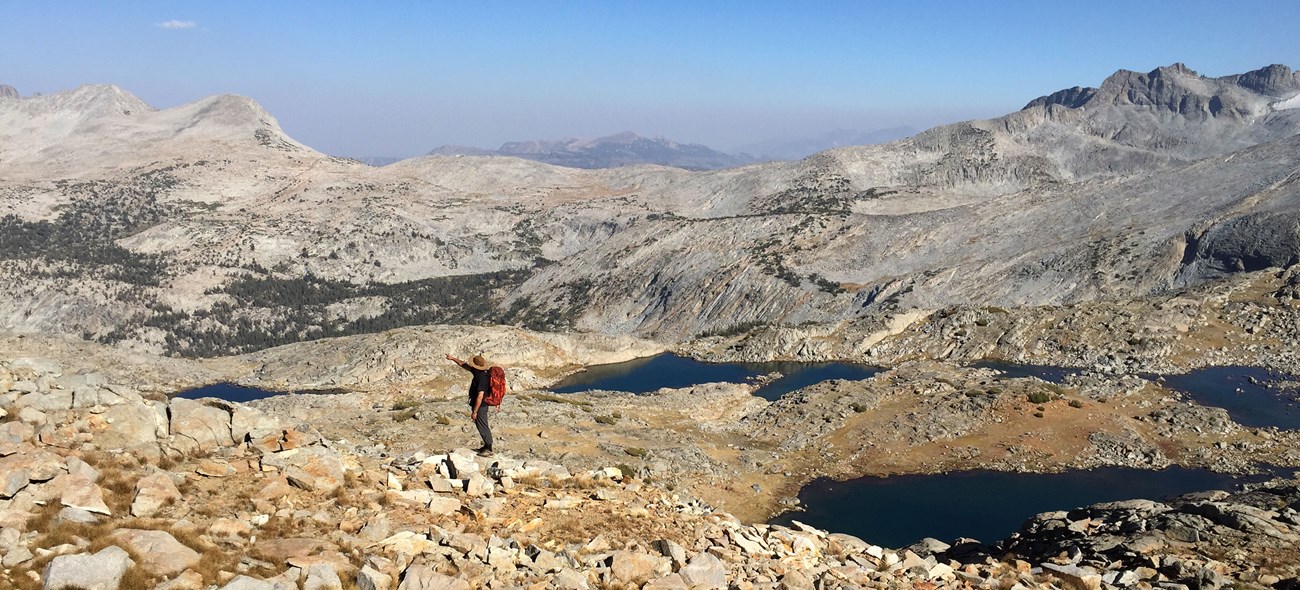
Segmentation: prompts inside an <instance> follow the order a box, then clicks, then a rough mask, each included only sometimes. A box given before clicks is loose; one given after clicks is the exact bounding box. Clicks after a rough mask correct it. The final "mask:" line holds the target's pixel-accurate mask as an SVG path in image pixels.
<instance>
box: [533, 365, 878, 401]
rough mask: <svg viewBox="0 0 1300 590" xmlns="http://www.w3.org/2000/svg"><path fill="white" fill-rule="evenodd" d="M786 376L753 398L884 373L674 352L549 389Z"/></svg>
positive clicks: (645, 387)
mask: <svg viewBox="0 0 1300 590" xmlns="http://www.w3.org/2000/svg"><path fill="white" fill-rule="evenodd" d="M773 372H776V373H781V374H782V377H781V378H779V379H776V380H774V381H772V382H771V383H768V384H767V385H764V386H763V387H762V388H760V389H758V390H757V391H755V392H754V395H758V396H761V397H763V398H765V399H769V400H776V399H778V398H780V397H781V396H782V395H785V394H787V393H789V392H791V391H795V390H797V389H800V388H803V387H807V386H809V385H812V384H814V383H820V382H822V381H826V380H828V379H850V380H860V379H866V378H868V377H871V376H872V375H875V374H876V373H879V372H880V369H878V368H875V367H869V366H866V365H855V364H852V363H792V362H771V363H705V362H700V361H697V360H695V359H691V358H686V357H682V356H677V355H675V354H660V355H656V356H652V357H646V358H640V359H636V360H631V361H628V362H625V363H615V364H609V365H594V366H591V367H587V370H586V371H584V372H582V373H577V374H575V375H571V376H570V377H569V378H567V379H565V380H564V381H562V382H560V383H559V384H558V385H556V386H555V387H553V388H551V390H552V391H554V392H556V393H579V392H583V391H593V390H608V391H627V392H631V393H647V392H651V391H656V390H658V389H660V388H662V387H672V388H680V387H691V386H693V385H699V384H701V383H717V382H726V383H743V382H745V381H749V380H751V379H754V378H755V377H758V376H760V375H766V374H769V373H773Z"/></svg>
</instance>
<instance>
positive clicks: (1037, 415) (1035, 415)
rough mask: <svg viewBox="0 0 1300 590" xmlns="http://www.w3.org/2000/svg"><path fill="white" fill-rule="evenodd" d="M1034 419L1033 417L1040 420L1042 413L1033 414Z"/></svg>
mask: <svg viewBox="0 0 1300 590" xmlns="http://www.w3.org/2000/svg"><path fill="white" fill-rule="evenodd" d="M1034 417H1035V418H1042V417H1043V413H1042V412H1034Z"/></svg>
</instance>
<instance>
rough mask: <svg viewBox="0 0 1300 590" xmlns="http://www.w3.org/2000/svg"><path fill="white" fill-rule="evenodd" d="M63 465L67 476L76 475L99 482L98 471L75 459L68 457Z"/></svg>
mask: <svg viewBox="0 0 1300 590" xmlns="http://www.w3.org/2000/svg"><path fill="white" fill-rule="evenodd" d="M64 465H65V468H66V469H67V470H68V475H78V476H82V477H85V478H86V479H89V480H90V481H95V482H97V481H99V470H98V469H95V468H94V467H91V465H90V464H89V463H87V462H85V461H82V460H81V459H79V458H77V457H68V460H67V461H66V462H65V463H64Z"/></svg>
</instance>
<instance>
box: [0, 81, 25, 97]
mask: <svg viewBox="0 0 1300 590" xmlns="http://www.w3.org/2000/svg"><path fill="white" fill-rule="evenodd" d="M0 98H22V96H21V95H19V94H18V89H17V88H14V87H13V86H10V85H8V84H0Z"/></svg>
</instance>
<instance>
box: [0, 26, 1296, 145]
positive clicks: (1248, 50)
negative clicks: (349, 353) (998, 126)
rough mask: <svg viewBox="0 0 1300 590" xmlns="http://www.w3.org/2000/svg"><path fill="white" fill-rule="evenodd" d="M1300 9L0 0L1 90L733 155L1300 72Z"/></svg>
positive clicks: (361, 136)
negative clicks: (1185, 80)
mask: <svg viewBox="0 0 1300 590" xmlns="http://www.w3.org/2000/svg"><path fill="white" fill-rule="evenodd" d="M1296 23H1300V2H1295V1H1294V0H1280V1H1270V2H1264V1H1254V0H1234V1H1232V2H1223V1H1221V0H1219V1H1214V2H1210V1H1200V0H1186V1H1180V2H1156V1H1142V0H1128V1H1126V2H1112V1H1108V0H1102V1H1091V2H1079V3H1058V2H1044V1H1042V0H1037V1H1033V2H1020V1H1005V2H973V1H970V2H967V1H954V2H927V1H906V0H893V1H890V2H871V1H865V0H864V1H857V2H840V1H835V0H823V1H818V2H764V1H752V2H727V1H708V0H698V1H691V2H667V1H665V2H646V1H643V2H615V1H608V2H583V1H569V2H550V1H542V0H538V1H528V2H525V1H519V2H494V1H490V0H478V1H467V2H386V3H378V2H376V3H368V2H367V3H359V2H329V1H315V2H235V1H226V2H190V1H166V2H162V1H159V2H72V1H69V2H45V1H31V2H28V1H15V0H0V55H3V56H4V59H3V60H2V61H0V83H5V84H11V85H13V86H15V87H17V88H18V90H19V91H20V92H22V93H24V94H31V93H33V92H42V93H50V92H57V91H60V90H67V89H71V88H75V87H76V86H78V85H80V84H82V83H111V84H116V85H118V86H121V87H123V88H125V89H126V90H128V91H130V92H132V93H134V94H136V95H138V96H140V97H141V98H143V99H144V100H145V101H147V102H149V103H150V104H153V105H155V106H158V107H162V108H166V107H171V106H175V105H178V104H182V103H185V102H189V101H192V100H196V99H199V98H201V97H203V96H207V95H210V94H219V93H234V94H241V95H245V96H249V97H251V98H253V99H254V100H257V101H258V102H260V103H261V104H262V105H263V106H265V107H266V108H267V109H268V110H270V111H271V113H272V114H274V115H275V116H276V117H277V118H278V119H279V120H280V123H281V125H282V126H283V127H284V128H285V130H286V131H287V132H288V133H289V134H290V135H292V136H294V137H295V138H297V139H299V140H300V141H303V142H304V143H307V144H308V145H311V146H313V147H315V148H317V149H319V150H321V151H325V152H327V153H331V154H339V155H351V156H409V155H415V154H419V153H423V152H426V151H428V150H429V149H432V148H434V147H437V146H439V145H443V144H463V145H473V146H478V147H497V146H498V145H500V144H501V143H502V142H505V141H509V140H521V139H553V138H559V137H566V136H579V137H591V136H598V135H606V134H610V133H615V132H619V131H623V130H633V131H636V132H638V133H641V134H642V135H648V136H658V135H662V136H666V137H669V138H672V139H676V140H678V141H686V142H699V143H705V144H707V145H710V146H712V147H716V148H720V149H734V148H736V147H739V146H742V145H744V144H746V143H749V142H754V141H760V140H765V139H769V138H772V137H779V136H813V135H819V134H821V133H824V132H827V131H830V130H832V129H836V128H851V129H861V130H871V129H878V128H884V127H893V126H899V125H910V126H913V127H916V128H925V127H929V126H932V125H935V124H938V123H944V122H951V121H956V120H962V119H969V118H976V117H989V116H996V115H1000V114H1003V113H1006V112H1009V111H1013V110H1016V109H1018V108H1020V107H1021V106H1023V105H1024V103H1026V102H1028V101H1029V100H1031V99H1033V98H1034V97H1037V96H1039V95H1042V94H1047V93H1049V92H1052V91H1055V90H1058V89H1061V88H1066V87H1069V86H1076V85H1083V86H1096V85H1098V84H1100V83H1101V81H1102V80H1103V79H1105V77H1106V76H1107V75H1109V74H1111V73H1112V72H1114V71H1115V70H1117V69H1121V68H1124V69H1132V70H1139V71H1146V70H1150V69H1153V68H1155V67H1157V66H1160V65H1168V64H1171V63H1174V62H1184V63H1186V64H1187V65H1188V66H1189V67H1191V68H1193V69H1195V70H1197V71H1198V72H1201V73H1202V74H1205V75H1212V76H1220V75H1226V74H1232V73H1240V72H1244V71H1248V70H1252V69H1256V68H1259V67H1262V66H1265V65H1268V64H1271V63H1283V64H1286V65H1289V66H1292V67H1298V66H1300V34H1298V33H1297V30H1296Z"/></svg>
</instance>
